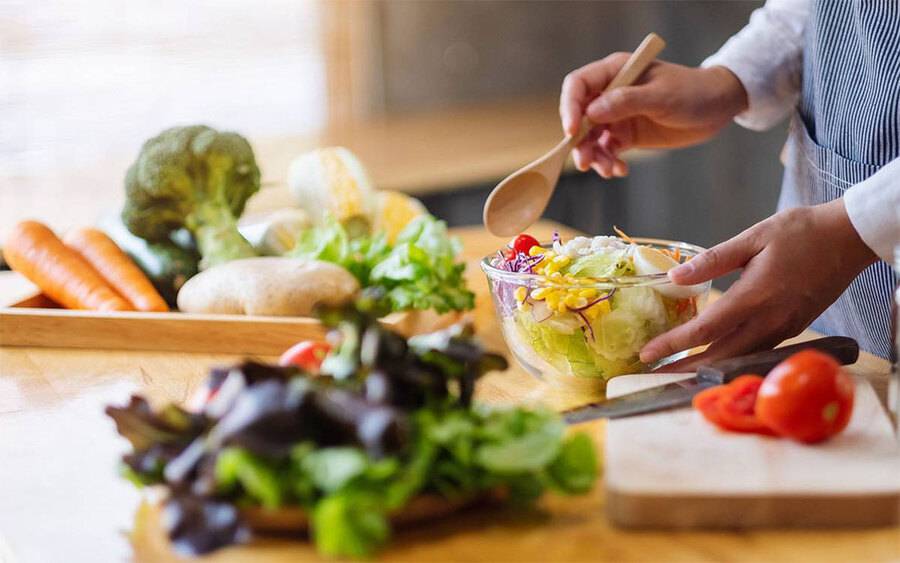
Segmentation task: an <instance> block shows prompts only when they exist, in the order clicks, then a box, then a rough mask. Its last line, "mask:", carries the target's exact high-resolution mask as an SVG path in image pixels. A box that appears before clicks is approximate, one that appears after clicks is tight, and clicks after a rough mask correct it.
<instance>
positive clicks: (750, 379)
mask: <svg viewBox="0 0 900 563" xmlns="http://www.w3.org/2000/svg"><path fill="white" fill-rule="evenodd" d="M762 383H763V378H762V376H759V375H754V374H746V375H741V376H738V377H736V378H735V379H734V380H733V381H731V383H729V384H727V385H720V386H718V387H713V388H710V389H707V390H705V391H702V392H701V393H698V394H697V396H695V397H694V401H693V405H694V408H696V409H697V410H699V411H700V413H701V414H702V415H703V416H704V418H706V419H707V420H709V421H710V422H712V423H713V424H715V425H716V426H718V427H719V428H722V429H723V430H730V431H732V432H744V433H750V434H763V435H766V436H773V435H774V434H775V433H774V432H773V431H772V430H771V429H770V428H769V427H768V426H766V425H765V424H763V423H762V422H761V421H760V420H759V418H757V416H756V410H755V405H756V395H757V394H758V393H759V388H760V386H761V385H762Z"/></svg>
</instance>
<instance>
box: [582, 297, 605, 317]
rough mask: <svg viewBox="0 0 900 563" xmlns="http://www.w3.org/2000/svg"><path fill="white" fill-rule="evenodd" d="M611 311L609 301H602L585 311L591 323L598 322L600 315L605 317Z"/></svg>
mask: <svg viewBox="0 0 900 563" xmlns="http://www.w3.org/2000/svg"><path fill="white" fill-rule="evenodd" d="M609 311H610V307H609V301H601V302H600V303H597V304H596V305H593V306H591V307H589V308H588V309H586V310H585V312H584V315H585V316H586V317H587V318H588V320H589V321H595V320H597V317H599V316H600V315H605V314H606V313H608V312H609Z"/></svg>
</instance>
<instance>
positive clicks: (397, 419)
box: [106, 294, 598, 557]
mask: <svg viewBox="0 0 900 563" xmlns="http://www.w3.org/2000/svg"><path fill="white" fill-rule="evenodd" d="M383 303H384V301H383V300H382V299H381V296H378V295H375V296H372V295H366V294H364V296H363V297H362V298H360V300H359V301H358V302H357V303H356V304H354V305H351V306H346V307H343V308H334V309H326V310H323V311H321V312H320V318H321V320H322V322H323V323H325V324H326V325H328V326H330V327H332V329H333V331H332V334H331V335H330V340H331V341H332V342H333V343H335V344H337V347H336V348H335V349H334V350H333V352H332V353H331V354H330V355H329V356H328V357H327V358H326V359H325V362H324V363H323V364H322V368H321V371H322V375H320V376H317V377H313V376H311V375H310V374H307V373H304V372H302V371H301V370H300V369H299V368H295V367H290V368H285V367H276V366H270V365H265V364H260V363H256V362H249V361H248V362H244V363H242V364H240V365H237V366H233V367H231V368H227V369H219V370H214V371H213V372H212V374H211V376H210V380H209V385H208V387H209V389H210V390H211V398H210V399H209V400H208V401H207V402H206V404H205V405H204V406H203V408H202V410H201V411H200V412H188V411H186V410H184V409H182V408H180V407H178V406H176V405H168V406H165V407H163V408H161V409H157V410H154V409H152V408H151V407H150V406H149V404H148V403H147V401H146V400H145V399H143V398H141V397H137V396H134V397H132V398H131V402H130V403H129V404H128V405H126V406H124V407H109V408H107V411H106V412H107V413H108V414H109V415H110V416H111V417H112V418H113V419H114V420H115V423H116V426H117V428H118V430H119V433H120V434H121V435H122V436H124V437H125V438H127V439H128V440H129V441H130V442H131V445H132V452H130V453H128V454H127V455H125V456H124V458H123V464H122V465H123V468H124V473H125V474H126V475H127V476H128V477H129V478H131V479H132V480H133V481H135V482H136V483H138V484H140V485H163V486H165V487H166V488H167V489H168V492H169V495H168V500H167V501H166V505H165V508H164V524H165V526H166V529H167V532H168V534H169V537H170V539H171V541H172V544H173V546H174V547H175V548H176V549H177V550H178V551H180V552H182V553H186V554H201V553H206V552H209V551H212V550H215V549H217V548H219V547H222V546H224V545H228V544H232V543H236V542H242V541H245V540H246V539H247V538H248V537H249V535H250V525H249V524H248V522H246V520H245V517H246V511H245V510H243V509H245V508H248V507H256V508H261V509H270V510H278V509H280V508H286V507H289V508H297V507H299V508H301V509H302V510H303V511H304V512H305V513H306V514H307V515H308V516H309V522H310V529H311V534H312V538H313V540H314V541H315V544H316V546H317V548H318V550H319V551H320V552H321V553H322V554H324V555H328V556H335V557H359V556H366V555H370V554H372V553H373V552H374V551H375V550H377V549H378V548H379V547H381V546H383V545H384V544H385V543H386V542H387V541H388V539H389V538H390V534H391V527H390V522H391V520H390V516H391V515H392V514H395V513H397V512H402V511H403V508H404V507H405V506H407V505H408V504H409V503H410V502H411V501H412V500H413V499H415V498H418V497H421V496H425V495H431V496H435V497H438V498H441V499H445V500H446V501H447V502H455V501H461V502H465V501H474V500H477V499H479V498H483V497H485V496H498V495H499V496H502V497H504V498H508V499H510V500H514V501H520V502H528V501H532V500H534V499H536V498H537V497H539V496H540V495H541V494H542V493H543V492H544V491H545V490H547V489H550V490H554V491H557V492H560V493H564V494H580V493H584V492H587V491H589V490H590V489H591V488H592V486H593V484H594V481H595V479H596V476H597V471H598V468H597V456H596V453H595V451H594V447H593V443H592V441H591V440H590V438H588V436H587V435H585V434H573V435H570V436H566V433H565V427H564V424H563V423H562V421H561V420H560V418H559V417H558V415H556V414H555V413H551V412H546V411H540V410H527V409H524V408H509V409H502V410H493V409H487V408H484V407H482V406H479V405H474V404H473V403H472V395H473V391H474V387H475V382H476V380H477V379H478V378H479V377H480V376H481V375H483V374H484V373H486V372H488V371H492V370H502V369H505V368H506V367H507V364H506V361H505V360H504V359H503V358H502V357H501V356H498V355H495V354H491V353H487V352H485V351H484V350H483V349H482V348H481V346H480V345H479V344H478V343H477V342H476V341H475V340H474V338H473V336H472V332H471V330H470V329H469V328H467V327H454V328H453V329H450V330H447V331H442V332H438V333H433V334H429V335H423V336H417V337H414V338H411V339H409V340H406V339H405V338H403V337H402V336H400V335H398V334H396V333H393V332H391V331H389V330H387V329H385V328H384V327H383V326H381V325H380V324H378V323H377V321H376V320H375V319H376V318H377V317H378V316H379V314H380V313H382V312H383V311H380V310H379V308H380V307H381V306H383Z"/></svg>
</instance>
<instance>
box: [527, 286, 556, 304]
mask: <svg viewBox="0 0 900 563" xmlns="http://www.w3.org/2000/svg"><path fill="white" fill-rule="evenodd" d="M551 291H552V290H551V289H550V288H549V287H539V288H537V289H535V290H534V291H532V292H531V298H532V299H537V300H538V301H540V300H541V299H544V298H545V297H547V294H548V293H550V292H551Z"/></svg>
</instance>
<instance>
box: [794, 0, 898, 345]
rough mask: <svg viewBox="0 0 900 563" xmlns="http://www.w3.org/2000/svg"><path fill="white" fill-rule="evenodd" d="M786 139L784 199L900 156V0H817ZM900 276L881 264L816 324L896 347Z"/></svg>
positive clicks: (821, 189)
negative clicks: (795, 111)
mask: <svg viewBox="0 0 900 563" xmlns="http://www.w3.org/2000/svg"><path fill="white" fill-rule="evenodd" d="M788 148H789V151H788V153H787V154H788V159H787V162H786V170H785V180H784V185H783V189H782V197H781V203H780V205H781V206H782V207H787V206H793V205H816V204H820V203H825V202H828V201H832V200H834V199H836V198H839V197H841V196H842V195H843V193H844V191H845V190H846V189H847V188H849V187H850V186H852V185H854V184H857V183H859V182H861V181H863V180H865V179H866V178H868V177H869V176H871V175H872V174H874V173H875V172H877V171H878V169H879V168H881V167H882V166H884V165H885V164H887V163H888V162H890V161H891V160H894V159H895V158H897V157H898V156H900V0H816V1H814V2H813V6H812V11H811V14H810V21H809V22H808V25H807V29H806V47H805V50H804V60H803V91H802V96H801V100H800V104H799V107H798V117H795V119H794V121H793V122H792V124H791V140H790V143H789V147H788ZM898 181H900V179H898ZM898 242H900V241H898ZM897 282H898V280H897V276H896V275H895V274H894V272H893V269H892V268H891V266H890V265H888V264H887V263H885V262H878V263H876V264H874V265H873V266H871V267H869V268H867V269H866V270H864V271H863V272H862V273H861V274H860V275H859V277H857V278H856V280H854V281H853V283H852V284H851V285H850V287H849V288H847V290H846V291H845V292H844V294H843V295H841V297H840V298H838V300H837V301H836V302H835V303H834V304H833V305H832V306H831V307H830V308H829V309H828V310H827V311H825V313H823V314H822V316H821V317H819V319H817V320H816V322H815V323H813V325H812V326H813V328H814V329H816V330H819V331H821V332H823V333H825V334H844V335H848V336H852V337H854V338H856V339H857V340H858V341H859V343H860V346H861V347H862V348H863V349H864V350H867V351H869V352H872V353H874V354H877V355H879V356H881V357H884V358H888V357H890V353H891V348H892V345H891V304H892V302H893V301H892V297H893V292H894V288H895V287H896V285H897Z"/></svg>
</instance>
